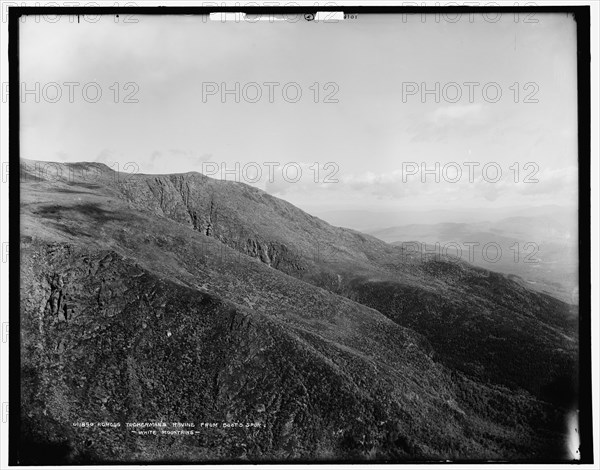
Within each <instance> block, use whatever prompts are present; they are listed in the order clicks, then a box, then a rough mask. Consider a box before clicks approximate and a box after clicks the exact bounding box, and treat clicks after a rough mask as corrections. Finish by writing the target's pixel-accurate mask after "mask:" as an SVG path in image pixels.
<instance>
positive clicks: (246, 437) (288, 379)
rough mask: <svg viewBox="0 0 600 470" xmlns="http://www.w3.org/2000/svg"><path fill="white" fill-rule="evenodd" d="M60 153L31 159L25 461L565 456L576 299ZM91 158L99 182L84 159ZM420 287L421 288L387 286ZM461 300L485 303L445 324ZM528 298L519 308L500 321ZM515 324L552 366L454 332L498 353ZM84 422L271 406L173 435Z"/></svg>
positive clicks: (226, 414) (261, 197)
mask: <svg viewBox="0 0 600 470" xmlns="http://www.w3.org/2000/svg"><path fill="white" fill-rule="evenodd" d="M63 168H64V169H65V173H67V172H68V173H70V176H69V177H66V175H63V177H62V178H56V177H54V178H48V177H47V175H44V174H40V173H39V172H37V171H36V170H35V164H34V163H31V162H26V163H25V164H24V166H23V174H22V179H23V183H22V220H21V227H22V278H21V283H22V295H21V298H22V311H21V314H22V326H21V328H22V338H23V340H22V363H23V370H22V397H23V415H22V420H23V421H22V422H23V438H24V441H23V442H24V446H23V452H22V455H21V459H22V461H23V462H29V463H36V462H37V461H36V459H37V458H40V459H41V458H43V457H44V456H46V455H47V452H49V451H51V452H52V454H53V455H54V457H53V458H54V459H55V460H56V461H70V462H90V461H94V462H105V461H134V460H153V461H154V460H156V459H158V460H165V461H172V460H186V461H191V460H206V461H208V460H215V459H246V460H247V459H250V460H253V461H254V460H256V461H258V460H269V461H273V460H288V459H316V460H327V459H350V458H362V459H381V460H390V459H391V460H415V459H417V460H418V459H431V458H434V459H435V458H444V459H446V458H453V459H489V458H491V459H494V458H497V459H510V458H520V459H536V458H547V459H552V458H561V457H563V456H564V446H563V444H564V435H563V434H562V432H563V423H562V420H563V418H564V414H565V413H566V409H565V408H564V407H565V402H564V400H563V401H561V400H562V398H560V397H559V399H555V400H554V401H553V402H550V400H549V399H548V398H547V397H546V396H544V393H545V392H544V391H545V390H546V388H547V387H548V386H549V384H550V385H552V383H553V381H556V380H557V378H559V377H561V375H560V374H565V373H568V372H571V371H572V370H573V360H574V359H573V358H574V354H573V352H574V350H575V346H576V342H575V340H574V334H573V331H574V330H573V322H572V320H571V319H570V317H569V314H570V313H569V311H568V307H567V306H563V304H560V303H558V304H554V303H552V302H554V301H553V299H550V300H549V299H548V298H546V297H544V296H540V295H538V294H533V293H531V292H529V291H526V290H522V288H517V287H518V286H516V285H513V284H514V283H511V281H508V280H506V279H504V278H500V279H498V280H497V281H496V280H493V279H492V280H493V282H495V283H496V282H497V290H498V292H497V294H495V295H490V294H489V289H488V290H486V289H487V287H486V284H481V285H478V284H477V282H475V281H474V280H469V278H468V276H479V277H481V278H483V279H489V278H490V276H493V275H491V274H489V273H485V272H483V271H481V270H475V269H473V268H471V267H469V266H466V265H459V266H458V267H457V266H456V265H455V264H452V265H448V263H445V262H443V261H436V262H433V263H431V262H423V261H422V260H420V259H410V258H409V257H408V256H403V253H402V252H401V251H399V250H398V248H397V247H391V246H389V245H386V244H385V243H383V242H380V241H378V240H376V239H374V238H372V237H368V236H364V235H362V234H359V233H356V232H352V231H348V230H343V229H338V228H335V227H331V226H328V225H327V224H326V223H324V222H322V221H320V220H319V219H316V218H314V217H311V216H309V215H308V214H305V213H303V212H302V211H300V210H298V209H297V208H295V207H293V206H291V205H290V204H287V203H285V202H284V201H281V200H278V199H276V198H272V197H270V196H268V195H266V194H265V193H262V192H260V191H258V190H255V189H252V188H249V187H247V186H244V185H240V184H235V183H226V182H218V181H214V180H210V179H208V178H205V177H203V176H201V175H197V174H188V175H174V176H159V177H157V176H149V175H139V176H134V177H128V178H127V180H126V181H120V180H119V178H118V176H119V175H115V174H112V173H111V172H110V171H109V170H108V169H106V168H102V167H100V166H97V165H93V164H78V165H74V166H71V167H70V168H69V167H67V166H66V165H65V166H63ZM90 168H97V169H100V171H99V173H98V175H97V177H95V178H94V180H93V181H90V178H89V177H81V176H80V177H78V176H75V177H73V175H77V172H78V171H79V170H82V171H88V170H89V169H90ZM86 169H87V170H86ZM160 188H162V189H160ZM182 188H183V189H182ZM315 245H317V246H319V247H320V248H319V250H320V253H321V254H319V255H317V256H314V255H313V254H314V247H315ZM321 247H322V249H321ZM311 253H312V254H311ZM323 253H327V254H328V255H327V257H325V256H323ZM454 269H459V270H461V271H464V272H466V273H467V277H466V276H465V274H464V273H463V274H462V275H459V274H460V273H459V274H456V273H454V272H452V270H454ZM449 271H450V272H449ZM465 279H466V280H467V281H468V282H465ZM481 282H482V283H485V282H491V281H489V280H488V281H485V280H483V281H481ZM494 285H496V284H494ZM385 286H387V287H385ZM369 289H373V290H369ZM378 289H379V290H378ZM402 289H406V291H404V292H403V293H402V295H401V298H402V299H403V302H404V303H403V304H402V306H400V305H399V304H397V303H396V304H394V303H386V299H387V300H389V299H398V297H397V295H398V294H399V290H402ZM408 289H414V291H410V290H408ZM478 289H480V290H481V292H478ZM506 293H510V294H511V295H512V297H510V296H509V297H506V295H505V294H506ZM439 299H442V300H439ZM444 299H447V302H446V301H443V300H444ZM511 299H512V300H511ZM436 300H437V303H436ZM459 300H462V301H465V302H467V303H465V304H464V305H465V306H469V307H472V308H474V309H475V310H474V312H467V311H465V310H461V309H460V308H458V307H456V308H455V310H453V311H451V313H452V316H451V319H450V320H447V319H445V320H442V321H441V322H440V323H438V324H435V325H433V326H432V325H431V324H429V322H430V321H431V319H432V318H434V317H437V318H440V317H443V314H444V313H445V311H444V310H443V309H444V308H447V305H452V303H453V302H458V301H459ZM483 300H485V302H487V303H484V304H483V306H482V305H480V303H482V302H483ZM377 302H380V303H381V305H379V306H377V305H376V304H377ZM410 302H413V303H412V305H411V304H410ZM448 302H449V303H448ZM519 302H522V305H521V307H520V310H519V311H518V312H516V311H517V309H518V308H519V307H518V305H517V304H518V303H519ZM544 302H548V303H547V304H544ZM390 305H391V306H392V307H390ZM369 306H375V307H380V310H375V309H373V308H369ZM536 307H539V309H536ZM486 308H490V309H491V311H487V310H486ZM561 308H563V309H564V311H561ZM511 309H513V310H511ZM512 311H515V312H516V313H518V314H519V316H517V317H516V321H515V319H514V318H513V320H512V328H510V326H511V325H510V324H507V323H506V322H505V323H498V318H500V317H501V316H502V315H503V314H504V315H506V313H507V312H512ZM498 312H500V313H498ZM477 314H481V315H482V316H483V317H484V320H481V319H480V318H479V317H478V316H477ZM444 318H445V317H444ZM444 322H445V323H444ZM519 322H521V323H519ZM527 322H529V323H527ZM473 323H474V324H475V326H473V325H472V324H473ZM496 323H498V325H499V326H498V327H497V329H496V330H494V332H493V333H492V334H493V335H498V336H497V337H498V338H502V337H505V338H508V339H510V340H511V341H512V340H513V339H514V338H521V337H523V338H525V340H526V341H529V346H528V347H529V348H531V349H533V350H534V352H535V354H534V355H532V357H531V358H530V359H531V360H532V361H534V366H539V367H541V366H543V367H546V370H543V371H541V372H540V371H535V370H533V371H532V372H530V375H532V377H533V378H532V380H530V381H528V380H526V376H525V374H523V373H521V372H520V371H519V373H517V371H515V372H514V373H509V375H508V377H507V376H505V374H506V373H507V372H506V371H510V367H507V366H502V365H499V366H498V367H496V368H495V369H494V368H489V370H488V368H487V366H488V365H489V364H490V363H491V362H493V360H494V356H493V354H494V351H496V350H497V349H500V346H497V347H495V346H494V343H493V341H488V343H489V344H491V346H490V348H489V349H490V350H491V351H492V352H489V353H486V354H485V355H483V356H482V358H481V359H479V361H482V362H480V363H479V365H477V364H475V365H472V362H473V358H474V357H476V356H477V353H478V352H479V351H478V350H477V349H475V350H474V352H473V351H472V352H471V354H470V355H468V354H466V353H465V352H464V350H461V349H457V348H456V345H457V343H459V342H462V343H465V342H466V343H467V344H468V345H469V344H470V345H472V346H473V348H480V349H481V350H482V352H483V350H486V347H487V343H486V341H484V340H480V338H475V337H473V336H476V335H477V334H479V333H480V332H481V331H480V328H482V327H485V326H486V325H489V324H496ZM521 324H522V325H525V326H527V327H528V328H529V329H528V330H520V328H519V327H520V326H521ZM447 325H451V327H452V330H450V331H447V332H446V334H441V333H440V334H437V335H436V334H435V331H437V330H439V329H440V328H442V329H443V328H446V326H447ZM406 326H411V327H412V328H406ZM532 327H535V328H536V329H537V331H532V330H531V328H532ZM540 332H541V334H540ZM453 334H454V335H456V336H457V337H458V338H459V339H453V338H452V335H453ZM486 334H488V335H489V334H490V332H486ZM520 335H521V336H520ZM537 335H540V336H541V339H537V338H535V337H534V336H537ZM488 339H489V338H488ZM536 341H537V343H542V344H541V345H540V346H539V347H540V349H535V348H537V347H538V345H537V343H536ZM549 341H556V343H555V344H554V345H550V344H546V342H549ZM510 347H513V346H512V345H511V346H510ZM444 348H448V349H449V350H445V349H444ZM504 349H507V348H506V347H505V348H504ZM554 350H556V352H554V356H551V355H550V356H548V355H547V354H551V352H552V351H554ZM517 353H518V348H517V351H516V352H514V354H517ZM467 359H469V360H467ZM509 359H510V360H511V361H513V365H512V367H513V368H515V369H516V367H515V364H516V365H517V366H519V362H518V360H517V358H515V357H511V358H509ZM515 361H516V362H515ZM560 361H563V362H562V363H561V362H560ZM481 363H483V365H481ZM536 374H537V375H536ZM545 387H546V388H545ZM555 398H556V397H555ZM82 421H93V422H104V421H108V422H119V423H121V424H124V423H127V422H144V421H165V422H192V423H203V422H218V423H234V422H242V423H252V424H253V426H251V427H247V428H225V427H223V426H222V425H221V426H219V427H217V428H216V429H203V430H201V431H200V432H199V433H197V434H193V435H188V436H173V435H158V436H155V435H141V434H137V433H134V432H133V431H132V430H131V429H128V428H126V427H125V426H123V425H122V426H120V427H118V428H114V427H113V428H103V429H98V428H92V429H87V428H80V427H77V426H73V424H74V423H77V422H82ZM37 448H39V449H42V450H44V452H42V451H40V452H31V449H37ZM44 458H45V457H44Z"/></svg>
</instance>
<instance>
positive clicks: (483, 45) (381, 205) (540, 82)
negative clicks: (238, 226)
mask: <svg viewBox="0 0 600 470" xmlns="http://www.w3.org/2000/svg"><path fill="white" fill-rule="evenodd" d="M91 19H92V20H94V18H91ZM136 19H137V20H138V22H137V23H127V24H124V23H123V21H124V20H125V18H119V19H118V21H115V20H116V19H115V18H113V17H101V18H98V21H97V22H91V21H89V19H88V20H84V19H81V20H80V22H79V23H77V21H72V19H69V18H68V17H62V18H60V19H59V20H58V21H56V22H50V21H44V20H41V21H38V22H36V21H35V18H33V17H28V18H26V19H25V21H24V22H23V23H21V37H20V46H21V51H20V61H21V69H20V70H21V81H22V82H23V83H24V84H26V86H27V88H28V89H35V83H36V82H38V83H40V89H39V90H40V91H39V94H40V99H39V100H38V101H39V103H38V102H36V99H35V95H34V94H28V95H25V96H22V100H25V103H23V104H22V105H21V119H22V121H21V149H22V156H23V157H25V158H32V159H39V160H50V161H65V162H75V161H99V162H103V163H107V164H112V165H113V167H114V168H116V163H118V164H119V165H120V168H121V169H122V170H123V166H124V165H125V164H126V163H128V162H135V164H136V165H137V168H139V172H142V173H175V172H186V171H202V170H203V169H204V170H205V172H210V174H212V173H213V172H214V166H212V165H217V166H218V165H222V164H224V165H225V166H226V167H227V168H229V169H235V164H236V162H239V164H240V167H243V166H244V165H246V164H248V163H250V162H256V164H257V165H258V166H259V167H261V168H262V169H263V173H262V178H260V179H259V180H258V181H256V182H255V183H253V184H254V185H256V186H258V187H260V188H262V189H266V190H267V191H268V192H270V193H271V194H274V195H276V196H278V197H282V198H284V199H286V200H289V201H290V202H292V203H294V204H296V205H298V206H300V207H301V208H303V209H305V210H308V211H311V212H318V211H320V210H337V209H351V208H356V209H378V210H394V209H397V208H399V207H402V208H407V207H410V208H412V209H418V208H419V207H423V208H430V209H444V210H449V211H451V210H463V209H465V208H467V209H468V208H495V207H506V206H517V205H518V206H521V207H526V206H536V205H542V204H559V205H565V204H571V203H575V202H576V190H577V107H576V92H577V78H576V35H575V34H576V25H575V22H574V21H573V20H572V18H570V17H568V16H566V15H564V14H560V15H558V14H557V15H548V14H536V15H535V17H533V18H530V19H529V21H532V20H533V21H537V22H535V23H525V22H524V20H525V18H524V17H519V18H515V17H514V15H512V14H504V15H503V16H502V17H501V18H499V20H498V21H496V19H497V18H494V16H493V15H492V14H490V17H488V18H487V20H486V18H484V17H483V16H482V15H480V14H475V15H473V16H472V17H471V18H469V17H468V16H467V15H463V17H461V18H460V19H458V21H456V22H454V23H452V22H450V21H448V19H443V18H438V19H439V22H436V18H435V16H434V15H430V16H427V17H421V16H420V15H419V16H409V17H405V18H403V17H402V16H401V15H395V16H382V15H368V16H367V15H363V16H360V17H359V18H358V19H354V20H346V21H342V22H338V23H323V22H314V21H306V20H305V19H304V18H299V20H298V21H279V22H274V23H269V22H266V21H261V22H249V21H241V22H239V23H220V22H211V21H207V20H206V18H202V17H199V16H139V17H137V18H136ZM295 19H296V18H291V20H295ZM450 19H452V20H453V18H450ZM515 20H518V21H515ZM51 82H55V83H58V84H60V89H61V92H62V96H61V97H60V99H57V98H55V97H56V92H57V90H56V87H54V86H53V85H47V84H48V83H51ZM65 82H77V83H78V84H79V85H76V86H73V88H72V89H73V92H74V93H73V100H72V101H73V102H72V103H71V102H70V101H71V100H70V99H69V98H70V97H69V87H68V86H67V85H64V83H65ZM92 82H94V83H96V84H98V85H97V87H96V86H95V85H94V86H88V87H87V88H86V91H87V95H86V97H84V96H83V94H82V90H83V87H84V85H86V84H89V83H92ZM129 82H132V83H134V84H135V85H131V84H130V85H128V86H127V87H126V86H125V84H126V83H129ZM236 82H237V83H239V87H240V102H239V103H236V102H235V98H236V97H235V94H230V95H226V96H225V98H226V100H225V101H226V102H225V103H223V102H222V101H223V99H222V97H221V95H220V90H219V88H220V87H221V84H222V83H225V84H226V86H227V87H229V88H230V89H235V84H236ZM250 82H255V83H257V84H258V85H259V89H260V90H261V92H262V96H261V97H260V99H258V100H257V98H256V96H257V95H256V93H257V88H256V87H255V86H254V85H247V84H248V83H250ZM266 82H277V83H278V84H279V85H272V88H271V89H272V90H273V95H272V101H273V102H270V99H269V98H270V97H269V90H270V88H269V87H271V86H270V85H264V83H266ZM292 82H293V83H295V84H297V85H289V86H288V87H287V88H286V91H287V94H286V95H285V96H284V94H283V87H284V85H286V84H288V83H292ZM315 82H317V83H318V89H319V93H318V96H315V90H316V88H317V87H315V86H314V85H313V84H315ZM330 82H331V83H330ZM436 82H437V83H439V90H440V93H439V98H438V97H436V95H435V93H433V94H429V95H426V96H425V97H424V98H425V100H424V99H423V97H422V96H421V93H420V88H421V84H422V83H425V85H426V86H427V87H428V88H429V89H432V90H435V86H436V85H435V84H436ZM451 82H455V83H457V84H459V85H460V91H461V92H462V96H461V97H460V99H457V98H456V96H457V95H456V92H457V88H456V87H455V86H453V85H447V84H448V83H451ZM465 82H476V83H479V85H473V86H472V88H471V89H472V90H473V96H472V97H471V96H469V91H470V89H469V86H467V85H464V83H465ZM515 82H516V83H517V85H516V86H515V85H514V84H515ZM115 83H117V84H118V85H117V86H114V84H115ZM212 83H215V84H217V85H215V86H216V87H217V88H215V86H213V85H212ZM327 83H330V84H329V85H328V87H325V84H327ZM410 83H416V84H417V87H418V89H415V88H413V87H412V85H410ZM489 83H495V84H497V85H490V86H488V87H487V88H486V90H487V95H484V94H483V87H484V85H486V84H489ZM527 83H529V85H527V87H526V86H525V85H526V84H527ZM246 85H247V86H246ZM245 86H246V87H245ZM95 87H96V88H98V87H99V88H100V89H101V90H102V97H101V98H100V99H99V100H98V101H97V102H91V101H94V98H95V95H96V88H95ZM111 87H112V88H111ZM244 87H245V88H244ZM311 87H312V88H311ZM298 88H299V89H300V90H301V92H302V95H301V97H300V98H299V100H298V101H297V102H295V103H294V102H291V101H294V99H295V97H296V91H297V89H298ZM498 88H499V89H500V90H501V92H502V96H501V97H499V99H498V100H497V101H496V91H497V89H498ZM117 89H118V90H119V93H118V96H117V95H116V90H117ZM517 89H518V90H519V92H518V96H517V95H516V90H517ZM203 90H204V91H205V92H207V91H211V92H215V94H211V95H208V94H206V93H205V94H204V96H203ZM243 90H245V91H246V97H247V98H248V99H247V100H244V94H243ZM443 90H445V91H446V94H445V95H444V93H443ZM407 92H413V93H414V94H410V95H409V94H407ZM132 93H133V95H131V94H132ZM127 96H129V100H133V101H137V102H131V103H126V102H124V101H126V97H127ZM327 96H329V101H336V100H337V102H325V101H326V97H327ZM286 98H287V99H286ZM315 98H316V99H317V101H318V102H317V103H315V102H314V101H315ZM445 98H446V99H445ZM471 98H472V99H471ZM115 100H116V101H117V103H115ZM252 100H255V101H256V100H257V102H254V103H252V102H248V101H252ZM515 100H517V101H518V102H516V103H515ZM48 101H57V102H55V103H51V102H48ZM423 101H425V102H423ZM436 101H439V102H436ZM452 101H455V102H452ZM493 101H496V102H493ZM526 101H533V102H526ZM115 162H116V163H115ZM266 162H277V163H279V164H280V166H279V167H275V168H274V181H273V182H269V181H268V179H269V167H268V166H266V165H265V163H266ZM315 162H317V163H318V164H319V167H320V171H319V175H318V179H319V183H315V182H314V178H315V168H316V167H315V166H314V163H315ZM328 162H332V164H330V165H329V166H328V167H327V168H324V166H325V165H326V164H327V163H328ZM411 162H414V163H416V164H417V165H421V164H425V165H426V166H427V167H428V168H431V169H434V168H435V167H434V165H435V162H439V163H440V165H441V167H440V182H439V183H436V182H435V181H434V175H428V176H427V182H426V183H423V182H422V181H421V176H422V175H421V174H420V173H417V174H415V175H413V174H412V172H414V170H415V167H414V166H412V163H411ZM448 162H456V163H458V165H459V166H460V167H461V169H462V171H463V174H462V176H461V177H460V178H459V180H458V182H456V183H453V182H451V180H455V179H456V178H457V174H456V173H455V169H454V168H455V167H454V168H453V167H446V168H447V170H448V171H447V173H445V174H444V173H441V168H443V165H444V164H447V163H448ZM465 162H481V166H479V167H473V176H474V181H473V182H471V181H470V175H469V167H468V166H465V165H464V163H465ZM492 162H495V163H496V165H493V166H492V167H491V168H490V169H489V172H488V173H487V177H488V181H486V179H485V178H484V176H485V175H483V174H482V171H481V169H482V166H483V165H485V164H486V163H492ZM528 162H532V163H533V165H529V166H527V167H526V166H525V165H526V163H528ZM289 163H297V164H298V165H299V167H300V168H301V169H302V177H301V179H300V181H298V182H297V183H291V182H286V181H285V180H284V178H283V177H282V171H281V169H282V167H283V165H285V164H289ZM515 163H517V165H516V166H515V165H514V164H515ZM311 165H312V169H311ZM498 167H499V168H500V169H501V171H502V178H501V180H500V181H498V182H497V183H492V182H490V180H493V179H494V177H495V168H498ZM131 168H132V167H129V170H128V171H131ZM246 168H247V169H248V172H247V173H246V176H247V177H249V178H253V177H254V176H255V174H254V170H253V168H252V167H246ZM254 168H255V167H254ZM287 168H288V172H287V176H288V179H294V177H295V176H296V169H295V168H297V167H296V166H295V165H288V167H287ZM517 168H518V169H519V172H518V174H517V173H516V169H517ZM403 170H404V175H403ZM409 172H411V174H410V175H409V174H408V173H409ZM528 175H529V180H531V181H535V180H537V181H538V182H534V183H529V184H527V183H524V182H523V181H524V180H525V178H527V177H528ZM327 176H330V179H331V180H339V182H338V183H325V182H323V180H324V179H325V177H327ZM232 178H233V176H230V177H229V179H232ZM515 178H516V179H517V180H518V182H515ZM248 182H249V181H248Z"/></svg>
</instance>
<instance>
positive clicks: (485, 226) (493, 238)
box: [371, 210, 579, 303]
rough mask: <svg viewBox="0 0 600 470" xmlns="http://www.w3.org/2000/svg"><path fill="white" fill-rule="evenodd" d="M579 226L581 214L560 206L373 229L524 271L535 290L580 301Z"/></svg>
mask: <svg viewBox="0 0 600 470" xmlns="http://www.w3.org/2000/svg"><path fill="white" fill-rule="evenodd" d="M577 230H578V224H577V214H576V213H572V212H571V213H568V212H567V211H564V210H563V211H556V212H555V216H552V217H551V216H548V215H538V216H528V217H522V216H519V217H509V218H504V219H501V220H498V221H496V222H480V223H469V224H467V223H441V224H432V225H428V224H414V225H406V226H400V227H390V228H387V229H383V230H377V231H374V232H371V233H372V235H374V236H376V237H377V238H379V239H381V240H384V241H386V242H388V243H392V244H395V245H400V246H404V247H405V248H407V249H408V248H410V249H412V250H418V251H419V252H421V253H424V256H432V255H435V254H436V253H442V254H447V255H448V256H451V257H454V258H457V259H463V260H465V261H468V262H470V263H472V264H474V265H476V266H481V267H483V268H486V269H490V270H493V271H498V272H502V273H506V274H513V275H516V276H519V277H520V278H522V280H523V281H524V282H526V283H528V284H529V285H530V287H531V288H533V289H535V290H539V291H541V292H546V293H549V294H551V295H553V296H556V297H557V298H560V299H562V300H565V301H566V302H570V303H577V302H578V292H579V279H578V267H579V263H578V257H579V253H578V249H579V246H578V240H579V238H578V234H577ZM414 241H417V242H419V245H416V244H415V243H413V242H414ZM427 253H430V254H429V255H428V254H427Z"/></svg>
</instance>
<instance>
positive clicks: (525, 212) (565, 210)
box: [313, 201, 577, 233]
mask: <svg viewBox="0 0 600 470" xmlns="http://www.w3.org/2000/svg"><path fill="white" fill-rule="evenodd" d="M313 213H314V214H315V215H318V216H319V217H321V218H323V219H324V220H326V221H327V222H329V223H330V224H333V225H336V226H340V227H348V228H352V229H355V230H361V231H363V232H368V233H371V232H374V231H379V230H384V229H386V228H389V227H396V226H407V225H436V224H445V223H464V224H477V223H481V222H484V221H487V222H498V221H500V220H502V219H509V218H513V217H518V218H525V219H530V218H535V217H550V218H552V219H553V220H554V221H557V222H559V223H560V222H562V223H564V225H566V226H572V227H576V226H577V208H576V207H574V208H572V207H561V206H556V205H544V206H535V207H497V208H494V209H490V208H483V207H482V208H464V209H462V210H457V209H455V208H452V209H428V208H421V207H418V204H415V203H413V202H412V201H410V202H408V203H407V205H406V208H404V209H397V210H394V211H389V210H388V211H385V210H378V209H374V210H359V209H347V210H320V209H316V210H315V211H313Z"/></svg>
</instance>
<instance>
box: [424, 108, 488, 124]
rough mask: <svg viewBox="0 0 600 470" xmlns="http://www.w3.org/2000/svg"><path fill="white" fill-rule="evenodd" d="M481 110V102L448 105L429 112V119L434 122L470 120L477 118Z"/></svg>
mask: <svg viewBox="0 0 600 470" xmlns="http://www.w3.org/2000/svg"><path fill="white" fill-rule="evenodd" d="M482 112H483V106H482V105H481V103H473V104H464V105H458V104H457V105H448V106H442V107H440V108H437V109H436V110H435V111H434V112H433V113H431V114H430V120H431V121H432V122H434V123H436V124H441V123H444V122H448V121H453V120H457V119H462V120H463V121H464V120H471V119H476V118H478V117H479V116H480V115H481V113H482Z"/></svg>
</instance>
